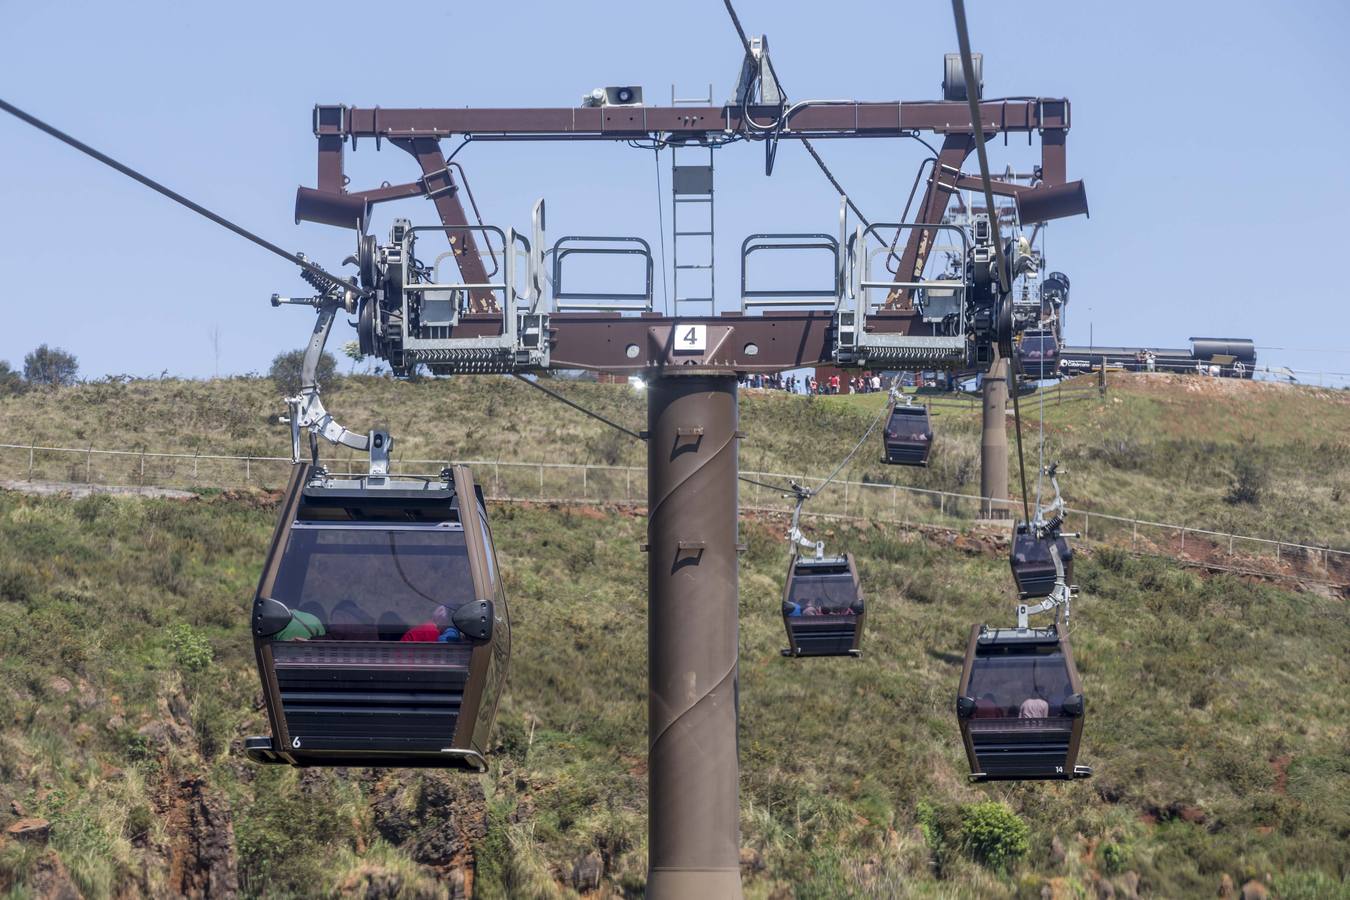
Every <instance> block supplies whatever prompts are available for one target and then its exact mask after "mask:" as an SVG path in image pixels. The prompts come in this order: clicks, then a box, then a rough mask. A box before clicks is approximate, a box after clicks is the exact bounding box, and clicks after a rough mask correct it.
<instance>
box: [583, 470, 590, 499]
mask: <svg viewBox="0 0 1350 900" xmlns="http://www.w3.org/2000/svg"><path fill="white" fill-rule="evenodd" d="M589 469H590V466H582V467H581V499H583V500H586V499H589V496H588V495H589V494H590V491H589V489H588V488H587V487H586V472H587V471H588V470H589Z"/></svg>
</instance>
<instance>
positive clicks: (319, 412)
mask: <svg viewBox="0 0 1350 900" xmlns="http://www.w3.org/2000/svg"><path fill="white" fill-rule="evenodd" d="M281 302H283V300H282V298H278V297H277V296H276V295H273V300H272V305H273V306H277V305H280V303H281ZM292 302H295V301H292ZM300 302H304V303H306V305H313V306H315V307H317V309H318V313H319V318H318V321H317V322H315V323H314V330H313V332H311V333H310V338H309V344H308V345H307V346H306V347H305V358H304V362H303V363H302V365H301V369H300V391H299V392H298V393H297V394H296V395H295V396H294V397H287V398H286V406H287V407H288V408H289V409H290V426H291V462H293V463H298V462H300V433H301V431H303V430H307V431H309V433H310V434H312V435H319V436H320V437H323V438H324V439H325V440H327V441H330V442H331V443H334V444H340V445H342V446H344V447H350V448H352V449H353V450H362V451H368V450H370V435H368V434H357V433H356V432H354V431H351V430H349V429H347V428H346V427H344V426H343V425H341V424H340V423H339V422H338V421H337V420H336V419H334V418H333V415H332V413H330V412H328V410H326V409H325V408H324V405H323V401H322V400H321V399H320V398H319V379H318V370H319V360H320V359H322V358H323V349H324V345H325V344H327V343H328V334H329V332H331V331H332V330H333V317H334V316H335V315H337V311H338V309H339V308H340V307H343V306H344V298H342V297H341V296H339V295H337V294H336V293H334V292H330V293H328V294H325V295H322V296H320V297H315V298H312V300H310V301H300Z"/></svg>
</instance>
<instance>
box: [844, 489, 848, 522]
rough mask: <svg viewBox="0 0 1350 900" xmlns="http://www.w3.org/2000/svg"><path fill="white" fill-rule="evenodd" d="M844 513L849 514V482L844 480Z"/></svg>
mask: <svg viewBox="0 0 1350 900" xmlns="http://www.w3.org/2000/svg"><path fill="white" fill-rule="evenodd" d="M844 515H845V516H847V515H848V482H847V481H845V482H844Z"/></svg>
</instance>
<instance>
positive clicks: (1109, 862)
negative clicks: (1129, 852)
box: [1101, 844, 1127, 875]
mask: <svg viewBox="0 0 1350 900" xmlns="http://www.w3.org/2000/svg"><path fill="white" fill-rule="evenodd" d="M1101 858H1102V871H1103V872H1105V873H1106V874H1107V875H1119V874H1120V873H1121V872H1124V871H1125V863H1126V862H1127V859H1126V856H1125V848H1124V847H1122V846H1120V845H1119V844H1102V849H1101Z"/></svg>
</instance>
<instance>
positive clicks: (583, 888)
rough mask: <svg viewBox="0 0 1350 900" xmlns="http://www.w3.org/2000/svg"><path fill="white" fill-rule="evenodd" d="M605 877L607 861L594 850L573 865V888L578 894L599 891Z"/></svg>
mask: <svg viewBox="0 0 1350 900" xmlns="http://www.w3.org/2000/svg"><path fill="white" fill-rule="evenodd" d="M604 877H605V860H604V858H603V857H601V856H600V854H599V853H597V852H596V851H594V850H592V851H591V852H590V853H587V854H586V855H585V856H581V857H579V858H578V859H577V861H576V862H575V863H573V865H572V888H573V890H575V891H577V892H578V893H581V894H585V893H589V892H590V891H598V890H599V889H600V881H601V879H603V878H604Z"/></svg>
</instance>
